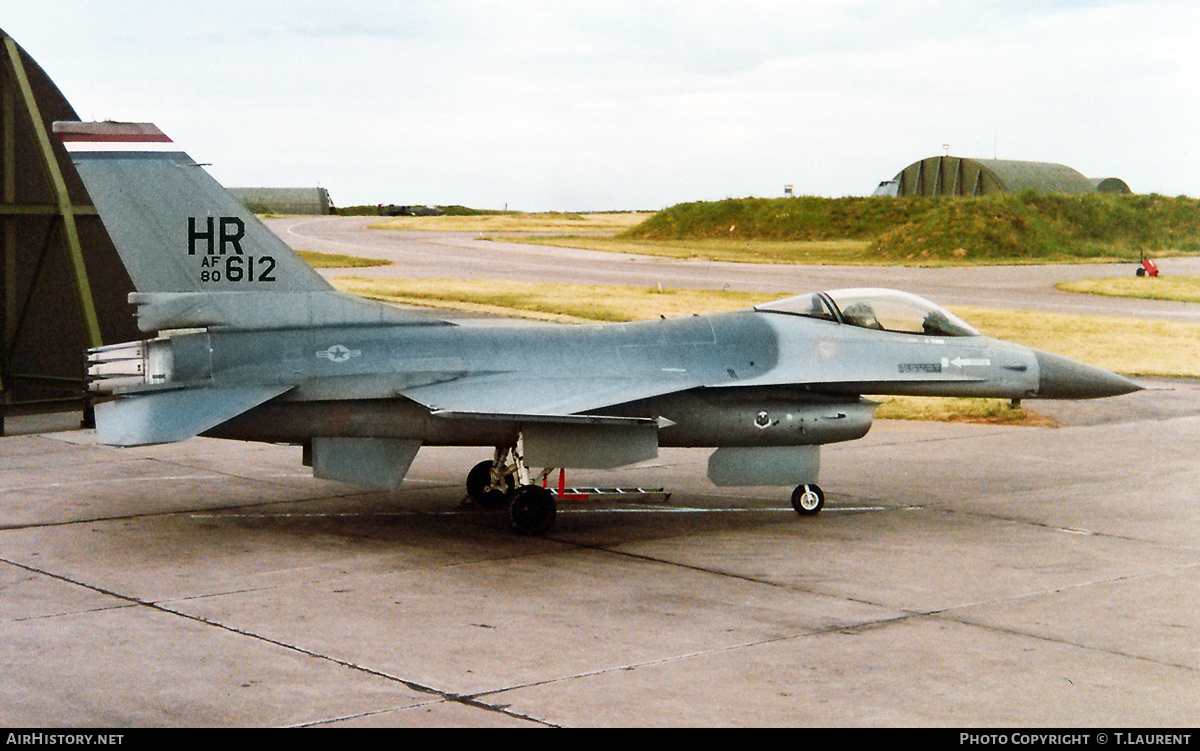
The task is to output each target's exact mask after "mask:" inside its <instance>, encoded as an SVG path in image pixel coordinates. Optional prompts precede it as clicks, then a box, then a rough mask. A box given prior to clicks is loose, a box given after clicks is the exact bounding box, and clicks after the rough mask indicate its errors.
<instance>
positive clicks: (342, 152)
mask: <svg viewBox="0 0 1200 751" xmlns="http://www.w3.org/2000/svg"><path fill="white" fill-rule="evenodd" d="M4 6H5V10H4V11H3V13H0V28H2V29H3V30H4V31H6V32H7V33H8V34H9V35H10V36H12V37H13V38H14V39H15V40H16V41H17V43H18V44H20V45H21V46H22V47H24V48H25V50H26V51H27V52H28V53H29V54H30V55H31V56H32V57H33V58H34V59H35V60H36V61H37V62H38V63H39V64H40V65H41V66H42V68H44V69H45V70H46V72H47V73H48V74H49V75H50V77H51V78H52V79H53V80H54V81H55V82H56V83H57V85H58V87H59V88H60V89H61V91H62V92H63V94H64V95H65V96H66V98H67V100H68V101H69V102H70V103H71V104H72V106H73V107H74V108H75V110H76V111H77V112H78V113H79V115H80V117H81V118H83V119H85V120H91V119H96V120H103V119H111V120H127V121H150V122H154V123H157V124H158V125H159V127H161V128H162V129H163V130H164V131H166V132H167V134H168V135H170V136H171V137H172V138H173V139H175V141H177V142H179V143H180V144H182V145H183V146H184V148H185V149H186V150H187V151H188V153H189V154H190V155H191V156H192V157H193V158H195V159H197V160H198V161H201V162H211V163H212V167H211V168H210V170H211V172H212V174H213V175H214V176H215V177H216V178H217V179H218V180H220V181H221V182H223V183H224V184H226V185H228V186H237V187H251V186H281V187H284V186H286V187H293V186H316V185H320V186H321V187H324V188H327V189H328V190H329V191H330V194H331V196H332V198H333V200H334V203H335V204H339V205H351V204H357V203H380V202H383V203H398V204H400V203H419V204H464V205H468V206H474V207H478V208H493V209H495V208H504V207H505V206H506V205H507V206H508V207H509V208H513V209H520V210H526V211H542V210H570V211H590V210H606V209H659V208H662V207H664V206H669V205H672V204H675V203H679V202H682V201H694V200H716V199H721V198H726V197H730V196H733V197H742V196H751V195H753V196H778V195H782V193H783V189H784V186H785V185H792V186H794V190H795V192H796V193H797V194H807V195H821V196H844V195H869V194H870V193H871V191H872V190H873V189H874V187H875V186H876V185H877V184H878V183H879V181H881V180H886V179H889V178H891V177H892V176H894V175H895V174H896V173H897V172H899V171H900V170H901V169H902V168H904V167H905V166H907V165H908V164H910V163H912V162H914V161H916V160H918V159H921V158H924V157H929V156H936V155H939V154H942V153H945V151H946V148H947V147H948V149H949V153H951V154H953V155H957V156H967V157H978V158H992V157H999V158H1001V159H1025V160H1033V161H1048V162H1059V163H1062V164H1066V165H1068V166H1070V167H1073V168H1075V169H1077V170H1079V171H1080V172H1082V173H1083V174H1084V175H1086V176H1088V177H1120V178H1122V179H1123V180H1125V181H1126V182H1127V183H1129V186H1130V187H1131V188H1132V189H1133V190H1134V191H1135V192H1138V193H1151V192H1156V193H1163V194H1167V195H1178V194H1187V195H1192V196H1198V195H1200V148H1198V142H1200V52H1198V49H1200V3H1197V2H1195V1H1194V0H1160V1H1154V0H1143V1H1133V0H1129V1H1124V2H1122V1H1119V0H1074V1H1071V0H1040V1H1033V0H1031V1H1029V2H1022V1H1020V0H1004V1H1001V0H993V1H988V0H903V2H899V1H886V2H885V1H883V0H793V1H791V2H785V1H782V0H737V1H736V2H709V1H708V0H685V1H680V2H673V1H668V0H579V1H578V2H575V1H572V0H546V1H542V0H505V1H503V2H487V1H485V0H436V1H435V0H429V1H424V0H402V1H388V2H381V1H377V2H366V1H365V0H337V2H332V1H330V0H321V1H320V2H313V1H310V0H203V1H202V2H201V1H198V0H197V1H193V0H171V2H163V1H162V0H153V1H147V2H141V1H134V0H128V1H127V0H106V1H105V2H96V0H86V1H84V0H36V1H35V2H29V1H27V0H21V1H19V2H18V0H4Z"/></svg>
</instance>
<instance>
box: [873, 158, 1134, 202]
mask: <svg viewBox="0 0 1200 751" xmlns="http://www.w3.org/2000/svg"><path fill="white" fill-rule="evenodd" d="M1023 190H1032V191H1034V192H1035V193H1059V194H1064V195H1081V194H1084V193H1130V192H1131V191H1130V190H1129V186H1128V185H1126V184H1125V181H1124V180H1121V179H1120V178H1116V177H1104V178H1089V177H1084V176H1083V174H1081V173H1080V172H1079V171H1078V170H1074V169H1072V168H1070V167H1067V166H1065V165H1062V164H1054V163H1052V162H1023V161H1016V160H1009V159H968V158H966V157H958V156H934V157H929V158H928V159H922V160H920V161H918V162H913V163H912V164H910V165H908V166H907V167H905V168H904V169H903V170H901V171H900V172H899V174H897V175H896V176H895V177H894V178H892V179H891V180H889V181H885V182H883V183H881V184H880V186H879V189H878V190H876V195H890V196H984V195H992V194H994V193H1019V192H1021V191H1023Z"/></svg>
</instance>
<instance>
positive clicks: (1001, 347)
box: [55, 122, 1139, 534]
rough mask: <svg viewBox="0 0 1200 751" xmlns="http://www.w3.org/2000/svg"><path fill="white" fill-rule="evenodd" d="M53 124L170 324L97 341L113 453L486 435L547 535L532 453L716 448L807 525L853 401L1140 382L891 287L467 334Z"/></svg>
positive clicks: (508, 488) (864, 416) (146, 317)
mask: <svg viewBox="0 0 1200 751" xmlns="http://www.w3.org/2000/svg"><path fill="white" fill-rule="evenodd" d="M55 131H56V132H57V133H58V134H59V136H60V137H61V138H62V140H63V142H64V144H65V145H66V147H67V148H68V150H69V152H70V154H71V157H72V159H73V161H74V162H75V165H76V166H77V168H78V170H79V174H80V176H81V177H82V178H83V181H84V183H85V184H86V186H87V189H88V193H89V194H90V195H91V198H92V199H93V201H94V202H95V205H96V208H97V209H98V210H99V213H100V216H101V218H102V219H103V221H104V224H105V227H106V228H107V229H108V232H109V234H110V235H111V237H112V239H113V242H114V244H115V245H116V247H117V250H118V252H119V253H120V255H121V258H122V260H123V261H124V264H125V266H126V268H127V269H128V271H129V274H130V277H131V278H132V279H133V282H134V285H135V287H136V290H137V291H136V292H134V293H133V294H132V295H131V297H130V301H131V302H132V303H134V304H135V305H136V306H137V315H138V323H139V326H140V328H141V329H142V330H143V331H146V332H156V334H157V335H156V336H155V337H154V338H148V339H147V340H145V341H139V342H130V343H126V344H117V345H112V346H107V347H101V348H99V349H95V350H92V351H91V352H90V353H89V358H90V359H89V361H90V364H91V373H92V377H93V378H94V379H95V380H94V382H93V384H92V388H93V390H94V391H95V392H96V393H97V394H99V395H101V401H99V403H98V404H97V406H96V424H97V435H98V440H99V441H100V442H101V443H104V444H110V445H117V446H138V445H146V444H156V443H166V442H172V441H182V440H185V439H188V438H191V437H193V436H196V435H205V436H213V437H219V438H231V439H238V440H245V441H267V442H273V443H293V444H298V445H301V446H303V456H304V461H305V463H306V464H307V465H310V466H311V467H312V470H313V474H314V475H315V476H316V477H320V478H326V479H330V480H337V481H342V482H347V483H352V484H356V485H360V486H363V487H368V488H377V489H387V490H392V489H395V488H397V487H398V486H399V485H400V482H401V480H403V478H404V475H405V473H406V472H407V470H408V468H409V465H410V464H411V462H412V460H413V458H414V457H415V455H416V453H417V450H418V449H419V448H420V447H421V446H423V445H430V446H481V447H491V448H494V454H493V456H492V458H491V459H490V460H486V461H483V462H481V463H480V464H479V465H478V466H476V467H475V468H474V469H473V470H472V471H471V472H470V474H469V475H468V477H467V478H466V485H467V492H468V495H469V496H470V497H471V498H472V499H473V500H475V501H476V502H477V503H479V504H480V505H482V506H485V507H489V508H504V509H505V511H506V513H507V515H508V519H509V520H510V523H511V526H512V528H513V529H514V530H516V531H517V532H519V533H524V534H540V533H542V532H544V531H546V530H547V529H549V528H550V525H551V524H552V523H553V521H554V516H555V507H556V504H555V495H554V493H553V492H552V491H550V490H547V489H545V488H544V487H543V483H542V482H539V481H538V478H536V477H535V476H532V475H531V473H530V470H529V467H545V468H547V469H546V471H545V472H543V474H542V478H541V479H542V480H543V481H544V479H545V477H546V476H547V475H548V473H549V472H550V471H551V469H553V468H588V469H609V468H615V467H620V466H624V465H628V464H632V463H635V462H639V461H644V460H647V459H651V458H653V457H655V456H656V455H657V452H658V449H659V447H660V446H692V447H712V448H714V449H715V451H714V452H713V454H712V455H711V458H710V459H709V462H708V476H709V478H710V479H711V480H712V482H713V483H715V484H716V485H719V486H750V485H770V486H776V485H786V486H793V485H794V486H796V489H795V491H794V492H793V494H792V503H793V505H794V507H795V509H796V511H797V512H799V513H800V514H803V515H810V514H816V513H817V512H819V511H820V510H821V508H822V506H823V505H824V494H823V492H822V491H821V489H820V487H818V485H817V484H816V483H817V475H818V470H819V464H820V461H819V459H820V446H821V445H822V444H826V443H835V442H838V441H849V440H854V439H856V438H860V437H862V436H863V435H865V434H866V433H867V431H868V430H869V429H870V427H871V420H872V418H873V416H874V410H875V407H876V404H875V403H873V402H870V401H868V400H865V399H863V398H862V396H861V395H862V394H907V395H927V396H967V397H999V398H1008V399H1026V398H1035V397H1042V398H1051V399H1088V398H1094V397H1105V396H1114V395H1117V394H1125V393H1129V392H1132V391H1136V390H1138V388H1139V387H1138V386H1137V385H1136V384H1134V383H1133V382H1132V381H1129V380H1127V379H1125V378H1123V377H1121V376H1118V375H1114V374H1112V373H1109V372H1107V371H1105V370H1101V369H1099V368H1095V367H1092V366H1089V365H1084V364H1082V363H1079V362H1075V361H1073V360H1069V359H1066V358H1063V357H1059V356H1056V355H1051V354H1047V353H1045V352H1040V351H1038V350H1034V349H1030V348H1029V347H1024V346H1020V345H1017V344H1012V343H1008V342H1004V341H1000V340H996V339H991V338H988V337H985V336H981V335H980V334H979V333H978V332H977V331H975V330H974V329H973V328H971V327H970V326H969V325H968V324H966V323H964V322H963V321H962V320H960V319H958V318H957V317H955V316H954V315H952V314H951V313H949V312H948V311H946V310H943V309H942V308H939V307H938V306H936V305H934V304H932V303H930V302H927V301H925V300H922V299H920V298H918V297H915V296H912V295H908V294H905V293H902V292H895V291H890V290H880V289H858V290H839V291H832V292H818V293H813V294H808V295H803V296H800V297H794V298H791V299H787V300H783V301H781V302H776V303H772V304H769V305H761V306H758V307H756V308H753V309H750V310H741V311H736V312H732V313H719V314H715V315H701V316H692V317H689V318H678V319H663V320H654V321H639V322H635V323H620V324H595V325H582V326H565V325H564V326H550V325H522V324H515V325H510V326H496V325H488V326H470V325H454V324H451V323H448V322H446V321H444V320H441V319H439V318H437V317H436V316H434V315H432V314H431V313H428V312H422V311H418V310H405V309H400V308H396V307H392V306H388V305H385V304H382V303H377V302H373V301H368V300H364V299H361V298H357V297H354V296H352V295H347V294H344V293H341V292H338V291H336V290H334V289H333V288H332V287H331V286H330V284H329V283H328V282H326V281H325V280H324V279H323V278H322V277H321V276H320V275H319V274H317V273H316V272H315V271H313V270H312V269H311V268H310V267H309V266H308V265H307V264H306V263H305V262H304V261H303V260H302V259H301V258H300V257H299V256H298V255H296V254H295V253H294V252H293V251H292V250H291V249H290V248H288V247H287V246H286V245H285V244H284V243H283V242H282V241H281V240H280V239H279V238H277V237H276V236H275V235H274V234H273V233H271V232H270V231H269V230H268V229H267V228H266V227H265V226H263V225H262V224H261V223H260V222H259V221H258V220H257V219H256V218H255V217H254V215H253V214H251V213H250V212H249V211H247V210H246V209H245V208H244V207H243V206H241V205H240V204H239V203H238V202H237V200H236V199H234V198H233V197H232V196H231V195H230V194H229V193H228V192H227V191H226V190H225V189H224V188H222V187H221V186H220V185H219V184H217V182H216V181H214V180H213V179H212V178H211V177H210V176H209V175H208V174H207V173H206V172H205V171H204V170H203V169H202V167H201V166H200V165H198V164H197V163H195V162H194V161H192V159H190V158H189V157H188V156H187V155H186V154H184V153H183V151H182V150H181V149H180V148H179V147H177V146H176V145H175V144H174V143H173V142H172V141H171V140H170V139H169V138H167V137H166V136H165V135H164V134H163V133H162V132H161V131H160V130H159V129H158V128H156V127H154V126H153V125H149V124H136V123H111V122H107V123H57V124H56V125H55Z"/></svg>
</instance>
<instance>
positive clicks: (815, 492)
mask: <svg viewBox="0 0 1200 751" xmlns="http://www.w3.org/2000/svg"><path fill="white" fill-rule="evenodd" d="M824 507H825V491H824V490H821V486H820V485H797V486H796V489H795V490H793V491H792V508H794V509H796V513H797V514H800V515H801V516H815V515H817V514H819V513H820V512H821V509H823V508H824Z"/></svg>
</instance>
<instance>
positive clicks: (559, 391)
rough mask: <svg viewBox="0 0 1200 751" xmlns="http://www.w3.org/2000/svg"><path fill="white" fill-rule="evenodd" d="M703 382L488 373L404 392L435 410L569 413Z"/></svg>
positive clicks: (637, 398)
mask: <svg viewBox="0 0 1200 751" xmlns="http://www.w3.org/2000/svg"><path fill="white" fill-rule="evenodd" d="M700 385H703V383H702V381H700V380H699V379H696V378H688V377H686V374H685V377H679V378H662V379H658V380H649V379H646V378H613V377H612V376H596V377H587V376H578V375H572V376H557V377H531V376H530V375H529V374H528V373H489V374H482V375H472V376H467V377H464V378H460V379H456V380H452V381H446V382H443V383H435V384H430V385H426V386H420V387H416V388H411V389H407V390H405V391H404V392H403V395H404V396H406V397H408V398H409V399H412V400H413V401H415V402H418V403H420V404H423V405H425V406H426V407H428V408H430V409H431V410H434V411H441V412H468V413H475V414H497V415H514V414H519V415H526V416H529V417H531V418H532V417H535V416H539V415H540V416H546V417H556V416H567V415H576V414H580V413H586V412H591V411H594V410H598V409H603V408H605V407H612V406H615V405H618V404H625V403H627V402H633V401H637V400H639V399H648V398H650V397H654V396H662V395H664V394H671V393H675V392H677V391H684V390H686V389H690V388H695V387H697V386H700Z"/></svg>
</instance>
